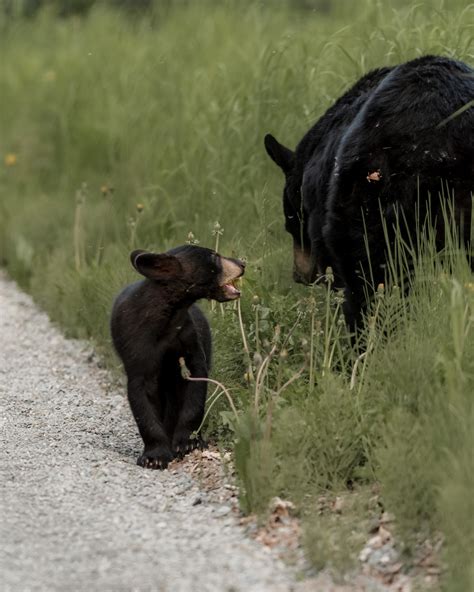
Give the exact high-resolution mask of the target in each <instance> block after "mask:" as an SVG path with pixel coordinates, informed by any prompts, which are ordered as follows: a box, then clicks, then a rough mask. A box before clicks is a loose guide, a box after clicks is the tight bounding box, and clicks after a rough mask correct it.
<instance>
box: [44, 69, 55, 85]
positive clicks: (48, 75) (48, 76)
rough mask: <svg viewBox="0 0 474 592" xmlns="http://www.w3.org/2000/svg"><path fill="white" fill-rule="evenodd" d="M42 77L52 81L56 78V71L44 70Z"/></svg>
mask: <svg viewBox="0 0 474 592" xmlns="http://www.w3.org/2000/svg"><path fill="white" fill-rule="evenodd" d="M44 79H45V80H46V81H47V82H54V81H55V80H56V72H55V71H54V70H46V72H45V73H44Z"/></svg>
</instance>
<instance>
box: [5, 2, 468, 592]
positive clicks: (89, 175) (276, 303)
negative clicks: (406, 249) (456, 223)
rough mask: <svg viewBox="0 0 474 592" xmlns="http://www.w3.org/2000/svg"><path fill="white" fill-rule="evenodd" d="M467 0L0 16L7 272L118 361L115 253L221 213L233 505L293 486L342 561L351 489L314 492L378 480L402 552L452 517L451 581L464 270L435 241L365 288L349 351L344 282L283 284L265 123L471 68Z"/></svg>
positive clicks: (462, 439)
mask: <svg viewBox="0 0 474 592" xmlns="http://www.w3.org/2000/svg"><path fill="white" fill-rule="evenodd" d="M473 16H474V9H473V6H470V7H469V6H468V4H467V3H466V2H465V1H462V0H451V1H450V2H449V3H445V6H443V4H441V3H439V2H430V3H428V2H426V3H421V4H418V5H416V6H410V5H409V3H408V2H403V1H398V2H394V3H392V4H391V5H390V6H389V5H388V3H387V4H386V3H384V4H383V6H382V3H379V2H369V1H361V2H359V3H357V6H356V5H354V3H350V10H349V7H348V4H347V3H344V2H337V3H335V9H334V10H333V11H332V12H331V13H329V14H320V13H318V12H313V11H302V10H296V9H291V8H290V6H289V5H288V6H287V5H286V4H285V3H279V2H273V3H268V4H265V5H263V6H261V5H258V6H255V5H254V4H253V3H249V4H245V5H244V4H243V3H236V2H225V3H219V4H218V5H215V4H212V3H210V2H203V3H193V4H191V5H189V6H187V5H185V4H180V3H177V4H176V5H174V4H173V3H168V4H167V8H166V10H162V11H158V12H156V13H154V15H153V17H152V18H147V19H145V20H141V19H139V18H134V19H131V18H130V17H127V16H125V15H124V14H122V13H120V12H119V11H113V10H110V9H107V6H106V5H105V4H104V3H100V6H99V7H97V6H96V7H95V8H93V10H92V12H91V13H90V14H89V16H88V17H87V18H86V19H83V20H81V19H78V18H71V19H56V18H54V17H53V16H52V15H51V14H50V13H43V14H40V15H39V16H38V18H37V19H35V20H22V19H17V20H14V21H9V22H2V23H1V35H0V52H1V54H2V66H3V71H2V77H1V78H0V96H1V97H2V108H1V110H0V129H1V130H2V133H1V136H0V155H1V156H2V160H3V159H4V158H5V162H4V163H3V162H2V163H1V164H0V260H1V262H2V263H3V264H4V265H5V266H6V267H7V269H8V271H9V273H10V274H11V275H12V276H13V277H14V278H16V279H17V280H18V281H19V283H20V284H21V285H22V286H23V287H24V288H25V289H27V290H28V291H30V292H31V293H32V294H33V296H34V298H35V299H36V300H37V301H38V302H39V303H40V304H41V305H42V306H43V307H44V308H45V309H46V310H47V311H48V312H49V314H50V315H51V317H52V318H53V319H54V320H55V321H57V322H58V323H59V324H60V325H61V326H62V327H63V329H64V330H65V331H66V332H67V333H68V334H69V335H72V336H79V337H86V338H91V339H93V340H94V342H95V343H96V344H97V347H98V348H100V350H101V351H102V352H103V354H104V356H105V357H106V359H107V360H108V362H109V364H110V366H111V367H113V368H117V367H118V362H117V360H116V358H115V357H114V355H113V353H112V350H111V343H110V337H109V334H108V315H109V311H110V306H111V302H112V300H113V297H114V295H115V294H116V293H117V292H118V290H119V289H120V288H121V287H122V286H123V285H124V284H125V283H127V282H129V281H131V280H133V279H134V278H135V274H134V272H133V270H132V269H131V267H130V265H129V262H128V253H129V251H130V250H131V249H132V248H137V247H140V248H150V249H154V250H164V249H166V248H168V247H171V246H174V245H177V244H180V243H183V242H185V241H186V240H188V234H189V232H191V231H192V232H193V233H194V235H195V237H196V238H197V239H198V240H199V241H200V244H202V245H206V246H213V245H214V244H215V241H216V236H215V234H214V233H213V230H214V224H215V222H216V220H218V221H219V223H220V224H221V226H222V227H223V229H224V232H223V234H222V236H219V244H220V250H221V252H222V253H224V254H229V255H230V254H236V255H238V256H241V257H246V258H247V259H248V268H247V273H246V279H245V283H244V295H243V299H242V302H241V307H242V319H243V326H244V331H245V336H246V340H247V344H248V354H247V353H245V351H244V350H243V346H242V335H241V330H240V328H239V322H238V311H237V310H236V309H234V308H233V306H229V305H228V306H226V307H224V309H221V307H220V306H217V307H216V309H215V310H214V311H212V310H209V311H208V312H209V317H210V319H211V322H212V325H213V333H214V341H215V361H214V369H213V376H214V377H215V378H216V379H218V380H220V381H221V382H223V383H224V384H225V385H226V386H227V387H228V389H229V390H230V392H231V395H232V397H233V399H234V401H235V404H236V406H237V408H238V412H239V418H238V420H236V418H235V417H234V415H233V414H232V412H230V411H229V407H228V405H227V404H226V402H225V399H224V397H221V398H220V399H219V401H218V402H217V404H216V405H215V406H214V407H213V409H212V411H211V413H210V416H209V421H208V425H207V430H208V431H209V432H210V433H211V434H213V435H214V436H215V437H218V438H219V439H221V440H222V441H224V442H227V443H231V444H232V445H233V446H234V447H235V462H236V467H237V470H238V477H239V480H240V483H241V504H242V507H243V509H244V510H246V511H257V512H260V513H264V512H265V510H266V508H267V505H268V501H269V500H270V499H271V497H272V496H274V495H280V496H284V497H288V498H291V499H293V500H294V501H295V502H296V503H297V504H298V508H299V511H300V514H301V517H302V520H303V524H304V528H305V533H306V534H305V544H306V548H307V552H308V556H309V557H310V558H311V559H312V561H313V562H314V563H315V564H316V565H318V566H321V565H323V564H331V565H332V566H333V567H334V568H335V569H336V568H339V569H347V568H348V566H349V565H350V562H351V557H354V556H356V555H357V549H356V547H357V545H359V544H360V541H359V538H358V537H357V536H356V537H355V538H354V540H352V536H348V535H347V536H346V534H345V533H347V532H352V531H351V524H352V523H354V524H362V525H363V524H364V523H365V522H364V521H365V519H366V517H367V515H368V514H367V512H368V511H367V508H366V506H367V504H366V503H365V502H364V500H365V497H364V496H365V494H364V493H361V498H360V499H361V500H362V501H360V502H354V503H353V504H351V507H353V508H355V509H354V510H353V511H351V513H352V514H353V515H355V516H356V517H355V518H354V519H353V522H351V520H352V519H351V518H350V515H351V513H349V516H348V517H347V520H343V521H339V522H338V520H333V519H331V520H329V521H326V522H325V521H324V519H323V518H322V519H319V518H318V517H317V515H316V512H315V510H314V508H315V503H316V502H315V500H316V499H317V497H318V496H319V495H321V493H323V492H328V495H336V494H337V493H341V492H342V493H343V494H344V491H345V490H346V488H347V485H348V484H351V485H352V486H355V487H356V489H357V488H359V489H360V491H362V492H364V491H365V489H364V488H367V487H370V486H371V485H372V484H374V483H378V484H380V487H381V492H382V493H381V495H382V499H383V502H384V504H385V507H386V508H387V509H388V510H389V511H390V512H392V513H394V514H395V515H396V517H397V524H398V528H399V532H400V537H401V539H402V540H403V541H404V542H405V544H406V546H407V549H408V550H410V548H413V545H414V541H416V540H417V537H419V536H421V535H426V536H430V535H433V534H434V533H435V532H436V531H437V530H439V529H441V530H442V531H443V532H444V534H445V536H446V545H445V553H446V561H447V566H448V567H447V571H446V573H445V576H444V579H443V586H444V587H445V589H449V590H459V591H465V590H468V589H470V587H472V586H471V583H472V580H473V576H474V574H473V568H472V562H471V555H472V549H473V547H474V535H473V525H472V520H469V517H472V515H473V513H474V508H473V506H472V499H473V496H472V490H473V483H472V479H473V477H472V475H473V474H474V472H473V469H474V467H473V444H474V442H473V419H474V418H473V413H474V412H473V405H472V393H473V392H474V339H473V337H472V324H473V315H474V312H473V311H474V287H473V278H472V275H471V274H470V271H469V269H468V266H467V264H466V262H465V259H464V258H463V256H462V255H461V256H460V255H459V253H458V250H457V249H456V247H455V244H454V242H455V241H452V243H453V244H451V245H450V246H449V248H448V249H447V253H446V254H445V255H444V257H434V255H433V253H432V252H430V250H429V249H428V251H427V253H426V254H425V255H423V256H422V257H421V258H420V261H419V263H418V267H419V269H418V273H417V275H416V278H415V280H414V285H413V288H412V292H411V295H410V297H409V298H408V299H407V298H405V297H404V296H403V295H402V294H400V290H397V288H396V287H395V288H388V287H387V288H386V289H385V290H383V291H380V292H379V293H378V294H377V297H376V299H375V305H374V309H373V311H372V320H371V322H370V323H369V326H368V328H367V332H366V339H367V340H368V343H369V348H368V354H367V355H366V356H365V357H364V358H361V359H360V360H359V361H358V362H356V357H357V356H356V354H355V353H354V352H353V350H352V348H351V347H350V343H349V340H348V337H347V335H346V330H345V326H344V323H343V321H342V318H341V315H340V304H341V302H340V301H341V298H340V295H338V294H337V293H336V294H329V293H328V292H327V291H326V290H325V289H324V288H323V287H314V288H311V289H309V288H302V287H301V286H297V285H295V284H293V283H292V281H291V265H292V262H291V241H290V238H289V236H288V235H286V234H285V232H284V230H283V228H282V227H283V216H282V211H281V190H282V183H283V179H282V178H281V176H280V174H279V173H278V171H277V170H276V168H275V167H274V165H273V164H272V163H271V162H270V161H269V159H268V158H267V157H266V155H265V153H264V149H263V136H264V134H265V133H267V132H272V133H274V134H275V135H276V136H277V137H278V138H279V139H280V140H281V141H282V142H284V143H286V144H288V145H290V146H294V145H295V143H296V142H297V141H298V140H299V139H300V138H301V136H302V135H303V133H304V132H305V131H306V130H307V129H308V127H309V126H310V124H311V123H312V122H314V121H315V119H316V118H317V117H318V116H320V115H321V114H322V113H323V112H324V110H325V109H326V108H327V107H328V106H329V105H330V104H331V103H332V102H333V101H334V100H335V99H336V98H337V97H338V96H339V95H340V94H341V93H342V92H343V91H344V90H345V89H347V88H348V87H349V86H350V85H351V84H352V83H353V82H354V81H355V80H356V79H357V78H358V77H359V76H360V75H361V74H363V73H364V72H365V71H367V70H368V69H370V68H372V67H377V66H380V65H382V64H395V63H398V62H400V61H404V60H407V59H409V58H412V57H415V56H418V55H422V54H426V53H440V54H444V55H448V56H454V57H457V58H460V59H463V60H465V61H467V62H469V63H472V62H473V54H472V49H473V46H472V34H473V26H472V24H471V23H472V22H473V21H474V19H473ZM8 155H11V156H10V157H7V156H8ZM12 155H13V156H12ZM111 188H113V190H112V189H111ZM137 204H143V206H144V208H143V210H142V211H139V209H137ZM222 310H224V312H222ZM272 350H273V353H271V352H272ZM266 358H267V362H266V363H265V366H264V368H266V370H265V371H263V372H262V371H261V372H260V375H259V376H258V381H256V380H255V378H257V375H258V370H259V367H261V366H260V364H261V362H262V361H263V360H265V359H266ZM355 364H357V366H356V369H355V371H354V365H355ZM249 366H250V367H249ZM250 373H251V374H253V375H254V380H253V381H252V380H250V381H249V376H248V375H249V374H250ZM352 378H353V380H352V384H351V379H352ZM351 387H352V388H351ZM369 513H370V512H369ZM360 529H363V527H362V526H361V527H360ZM356 530H357V529H356ZM334 532H336V534H334ZM359 532H360V530H359ZM337 533H339V534H337ZM420 533H421V534H420ZM341 538H344V539H345V540H346V539H347V545H344V546H343V547H342V549H340V548H337V549H336V548H335V547H334V545H333V542H334V540H341Z"/></svg>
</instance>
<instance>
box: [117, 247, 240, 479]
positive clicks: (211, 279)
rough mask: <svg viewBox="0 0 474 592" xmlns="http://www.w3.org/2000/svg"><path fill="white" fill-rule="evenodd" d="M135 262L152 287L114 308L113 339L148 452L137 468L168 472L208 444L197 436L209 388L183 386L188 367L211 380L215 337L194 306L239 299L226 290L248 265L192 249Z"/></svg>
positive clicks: (129, 294) (129, 293) (140, 286)
mask: <svg viewBox="0 0 474 592" xmlns="http://www.w3.org/2000/svg"><path fill="white" fill-rule="evenodd" d="M131 260H132V264H133V266H134V267H135V269H136V270H137V271H138V272H139V273H141V274H143V275H144V276H145V277H146V279H144V280H142V281H139V282H136V283H134V284H132V285H130V286H128V287H126V288H125V289H124V290H123V291H122V292H121V293H120V294H119V296H118V297H117V299H116V300H115V303H114V305H113V310H112V317H111V333H112V339H113V342H114V346H115V349H116V350H117V353H118V354H119V356H120V357H121V359H122V361H123V365H124V368H125V371H126V373H127V379H128V399H129V402H130V407H131V409H132V412H133V415H134V417H135V420H136V422H137V426H138V429H139V431H140V435H141V437H142V439H143V442H144V445H145V449H144V451H143V454H142V455H141V456H140V457H139V458H138V461H137V462H138V464H139V465H141V466H143V467H149V468H165V467H166V466H167V465H168V463H169V462H170V461H171V460H172V459H173V458H174V457H175V456H179V455H182V454H185V453H186V452H188V451H189V450H191V449H192V448H195V447H196V446H201V445H202V444H203V441H202V440H201V438H200V437H199V438H197V439H190V436H191V434H192V433H193V432H194V431H195V430H196V429H197V428H198V427H199V425H200V423H201V421H202V418H203V414H204V406H205V401H206V392H207V383H206V382H189V381H186V380H184V379H183V378H182V376H181V371H180V365H179V361H178V360H179V358H180V357H183V358H184V359H185V362H186V365H187V367H188V369H189V370H190V372H191V376H193V377H200V378H201V377H203V378H206V377H207V376H208V372H209V369H210V364H211V333H210V329H209V324H208V322H207V320H206V318H205V316H204V315H203V313H202V312H201V311H200V309H199V308H198V306H197V305H196V304H194V303H195V302H196V300H198V299H200V298H213V299H215V300H219V301H221V302H224V301H226V300H230V299H232V298H235V297H238V292H237V291H235V293H234V294H230V295H229V293H228V292H226V288H225V283H227V281H228V282H229V283H230V282H231V281H232V280H233V279H236V278H237V277H238V276H240V275H242V274H243V272H244V264H243V263H242V262H241V261H239V260H237V259H229V258H225V257H221V256H220V255H218V254H217V253H215V252H214V251H212V250H210V249H205V248H202V247H197V246H189V245H186V246H183V247H178V248H176V249H173V250H171V251H168V252H167V253H163V254H154V253H147V252H145V251H134V252H133V253H132V254H131ZM229 267H230V268H231V271H235V273H234V277H231V274H230V273H228V268H229ZM224 276H225V277H224Z"/></svg>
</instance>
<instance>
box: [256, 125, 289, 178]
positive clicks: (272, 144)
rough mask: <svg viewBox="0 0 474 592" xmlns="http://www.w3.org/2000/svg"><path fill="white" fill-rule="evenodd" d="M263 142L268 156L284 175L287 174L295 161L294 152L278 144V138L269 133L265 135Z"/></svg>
mask: <svg viewBox="0 0 474 592" xmlns="http://www.w3.org/2000/svg"><path fill="white" fill-rule="evenodd" d="M264 143H265V150H266V151H267V154H268V156H269V157H270V158H271V159H272V160H273V162H275V163H276V164H277V165H278V166H279V167H280V168H281V170H282V171H283V172H284V173H285V175H287V174H288V173H289V172H290V171H291V170H292V169H293V165H294V162H295V153H294V152H293V150H290V149H289V148H286V146H283V144H280V142H278V140H277V139H276V138H274V137H273V136H272V135H271V134H267V135H266V136H265V139H264Z"/></svg>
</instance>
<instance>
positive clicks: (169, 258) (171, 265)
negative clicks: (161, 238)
mask: <svg viewBox="0 0 474 592" xmlns="http://www.w3.org/2000/svg"><path fill="white" fill-rule="evenodd" d="M130 261H131V262H132V265H133V267H134V268H135V269H136V270H137V271H138V273H141V274H142V275H144V276H145V277H147V278H149V279H151V280H171V279H173V278H177V277H179V275H180V274H181V273H182V271H183V268H182V267H181V263H180V262H179V261H178V259H177V258H176V257H174V256H173V255H168V254H167V253H159V254H157V253H148V252H147V251H142V250H139V251H133V252H132V253H130Z"/></svg>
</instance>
